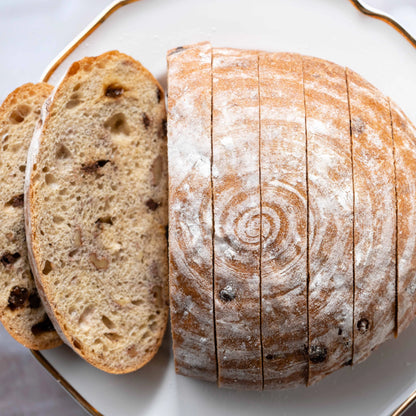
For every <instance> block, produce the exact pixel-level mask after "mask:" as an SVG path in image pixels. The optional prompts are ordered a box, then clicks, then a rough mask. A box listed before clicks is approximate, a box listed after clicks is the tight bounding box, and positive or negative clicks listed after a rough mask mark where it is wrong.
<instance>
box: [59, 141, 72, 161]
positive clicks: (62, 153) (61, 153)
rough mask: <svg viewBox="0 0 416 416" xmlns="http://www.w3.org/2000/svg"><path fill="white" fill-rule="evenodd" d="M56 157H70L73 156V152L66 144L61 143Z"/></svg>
mask: <svg viewBox="0 0 416 416" xmlns="http://www.w3.org/2000/svg"><path fill="white" fill-rule="evenodd" d="M56 157H57V158H58V159H68V158H69V157H71V152H70V151H69V150H68V148H67V147H66V146H65V145H63V144H60V145H59V147H58V150H57V151H56Z"/></svg>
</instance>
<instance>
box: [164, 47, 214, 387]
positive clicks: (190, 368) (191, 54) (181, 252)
mask: <svg viewBox="0 0 416 416" xmlns="http://www.w3.org/2000/svg"><path fill="white" fill-rule="evenodd" d="M167 59H168V86H169V91H168V97H169V98H168V108H169V112H168V133H169V142H168V153H169V218H170V220H169V276H170V277H169V280H170V314H171V327H172V337H173V351H174V357H175V366H176V372H177V373H178V374H182V375H187V376H193V377H197V378H200V379H203V380H207V381H212V382H216V381H217V363H216V354H215V335H214V332H215V331H214V315H213V295H212V287H213V268H212V190H211V45H210V44H209V43H201V44H197V45H192V46H188V47H185V48H177V49H174V50H172V51H169V52H168V58H167ZM184 91H186V93H184ZM190 120H192V122H191V123H190V122H189V121H190Z"/></svg>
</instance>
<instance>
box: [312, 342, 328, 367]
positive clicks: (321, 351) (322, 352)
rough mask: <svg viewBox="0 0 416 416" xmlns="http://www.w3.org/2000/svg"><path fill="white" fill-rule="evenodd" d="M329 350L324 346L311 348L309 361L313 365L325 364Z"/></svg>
mask: <svg viewBox="0 0 416 416" xmlns="http://www.w3.org/2000/svg"><path fill="white" fill-rule="evenodd" d="M327 354H328V350H327V349H326V347H325V346H324V345H312V346H311V347H309V360H310V361H311V363H313V364H319V363H323V362H324V361H325V360H326V358H327Z"/></svg>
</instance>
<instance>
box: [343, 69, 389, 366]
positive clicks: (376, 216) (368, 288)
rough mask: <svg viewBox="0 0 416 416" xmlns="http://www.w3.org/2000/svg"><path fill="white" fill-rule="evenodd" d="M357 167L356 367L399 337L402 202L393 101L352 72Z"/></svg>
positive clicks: (355, 248) (353, 135)
mask: <svg viewBox="0 0 416 416" xmlns="http://www.w3.org/2000/svg"><path fill="white" fill-rule="evenodd" d="M347 81H348V93H349V100H350V117H351V132H352V149H353V152H352V153H353V166H354V197H355V204H354V210H355V214H354V230H355V241H354V243H355V244H354V251H355V294H354V352H353V364H357V363H359V362H360V361H363V360H364V359H365V358H367V357H368V356H369V355H370V353H371V351H373V350H374V349H375V348H376V347H377V346H378V345H380V344H381V343H382V342H384V341H385V340H387V339H389V338H391V337H392V336H393V335H394V330H395V309H396V301H395V297H396V201H395V183H394V181H395V175H394V161H393V141H392V131H391V120H390V111H389V105H388V101H387V99H386V98H385V96H384V95H383V94H381V93H380V91H378V90H377V89H376V88H375V87H374V86H372V85H371V84H370V83H368V82H367V81H365V80H364V79H363V78H362V77H361V76H359V75H358V74H356V73H355V72H353V71H352V70H350V69H348V68H347Z"/></svg>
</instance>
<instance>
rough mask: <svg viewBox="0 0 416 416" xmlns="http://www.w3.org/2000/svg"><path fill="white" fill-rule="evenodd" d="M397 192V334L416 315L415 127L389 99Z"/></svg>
mask: <svg viewBox="0 0 416 416" xmlns="http://www.w3.org/2000/svg"><path fill="white" fill-rule="evenodd" d="M390 110H391V111H390V112H391V120H392V131H393V142H394V149H395V152H394V153H395V155H394V156H395V164H396V189H397V259H398V264H397V273H398V276H397V295H398V297H397V302H398V304H397V333H398V334H400V333H401V332H403V330H404V329H406V328H407V327H408V325H409V324H410V322H411V321H412V320H413V319H414V317H415V316H416V273H415V270H416V232H415V230H416V204H415V201H416V177H415V172H416V153H415V149H416V128H415V127H414V126H413V124H412V123H411V121H410V120H409V118H408V117H407V116H406V115H405V114H404V113H403V111H402V110H401V109H400V108H399V107H398V106H397V104H395V103H394V102H392V101H391V100H390Z"/></svg>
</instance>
